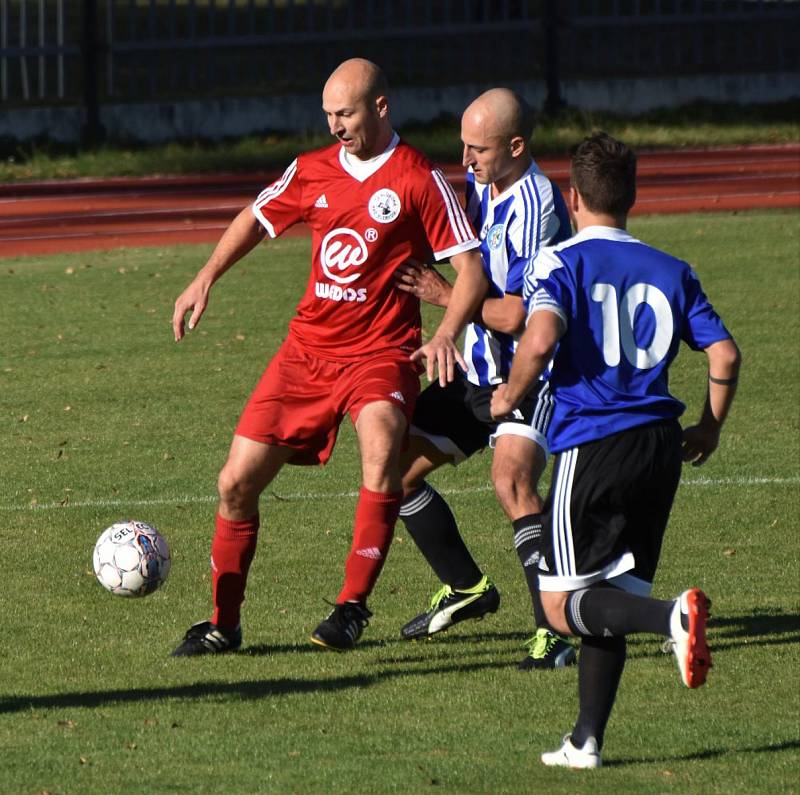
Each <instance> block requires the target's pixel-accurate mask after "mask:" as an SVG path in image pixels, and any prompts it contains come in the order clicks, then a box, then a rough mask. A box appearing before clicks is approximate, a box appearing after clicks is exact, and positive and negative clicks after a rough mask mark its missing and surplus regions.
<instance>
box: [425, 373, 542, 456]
mask: <svg viewBox="0 0 800 795" xmlns="http://www.w3.org/2000/svg"><path fill="white" fill-rule="evenodd" d="M495 389H496V387H494V386H476V385H475V384H473V383H471V382H470V381H468V380H467V379H466V378H464V377H463V376H458V377H456V378H455V380H453V381H451V382H450V383H449V384H447V386H444V387H442V386H439V383H438V381H437V382H434V383H433V384H431V385H430V386H429V387H427V388H426V389H425V390H424V391H423V392H422V394H420V396H419V397H418V398H417V404H416V406H415V407H414V416H413V417H412V419H411V428H410V433H411V435H413V436H423V437H425V438H426V439H428V440H429V441H430V442H431V443H432V444H433V445H435V446H436V447H437V448H438V449H439V450H441V451H442V452H443V453H445V454H446V455H450V456H452V457H453V463H454V464H459V463H460V462H461V461H463V460H464V459H466V458H469V457H470V456H471V455H472V454H473V453H477V452H478V450H483V448H484V447H488V446H489V444H490V443H491V440H492V437H494V436H501V435H503V434H506V433H513V434H516V435H519V436H525V437H527V438H529V439H531V440H532V441H534V442H535V443H536V444H538V445H539V446H540V447H541V448H542V449H543V450H544V452H545V454H546V453H547V428H548V426H549V425H550V417H551V416H552V413H553V399H552V397H551V396H550V386H549V384H548V383H547V382H544V381H539V382H537V384H536V386H535V387H534V389H532V390H531V392H530V393H528V395H527V396H526V397H525V399H524V400H523V401H522V403H521V405H520V406H519V408H518V409H517V410H516V411H515V412H514V415H513V416H512V417H508V418H507V419H504V420H503V421H502V422H500V423H497V422H495V421H494V420H493V419H492V415H491V412H490V411H489V407H490V404H491V401H492V393H493V392H494V390H495Z"/></svg>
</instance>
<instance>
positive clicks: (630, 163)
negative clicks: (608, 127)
mask: <svg viewBox="0 0 800 795" xmlns="http://www.w3.org/2000/svg"><path fill="white" fill-rule="evenodd" d="M571 155H572V167H571V169H570V179H571V181H572V186H573V187H574V188H575V189H576V190H577V191H578V193H580V195H581V198H582V199H583V203H584V204H585V205H586V208H587V209H588V210H591V211H592V212H595V213H607V214H608V215H613V216H616V217H618V216H622V215H627V214H628V211H629V210H630V209H631V207H633V203H634V202H635V201H636V155H635V154H634V152H633V150H632V149H630V148H629V147H627V146H626V145H625V144H624V143H622V141H618V140H616V138H612V137H611V136H610V135H609V134H608V133H604V132H596V133H592V134H591V135H588V136H586V138H584V139H583V140H582V141H581V142H580V143H579V144H578V145H577V146H575V147H573V149H572V152H571Z"/></svg>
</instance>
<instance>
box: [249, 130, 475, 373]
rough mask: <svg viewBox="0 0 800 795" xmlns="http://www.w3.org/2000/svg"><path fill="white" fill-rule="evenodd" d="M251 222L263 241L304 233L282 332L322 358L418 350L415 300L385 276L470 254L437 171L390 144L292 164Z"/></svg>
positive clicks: (327, 152) (462, 218)
mask: <svg viewBox="0 0 800 795" xmlns="http://www.w3.org/2000/svg"><path fill="white" fill-rule="evenodd" d="M253 213H254V214H255V216H256V218H257V219H258V220H259V221H260V222H261V224H262V225H263V226H264V228H265V229H266V230H267V232H268V233H269V235H270V237H277V236H278V235H280V234H281V233H282V232H283V231H284V230H285V229H287V228H288V227H290V226H292V224H295V223H297V222H298V221H304V222H305V223H307V224H308V225H309V226H310V227H311V230H312V233H313V237H312V265H311V275H310V278H309V281H308V287H307V288H306V292H305V295H304V296H303V298H302V300H301V301H300V303H299V304H298V307H297V314H296V316H295V317H294V318H293V319H292V321H291V323H290V324H289V327H290V330H291V332H292V334H293V335H294V336H295V338H296V339H298V340H299V341H300V343H301V344H302V345H303V346H304V347H305V348H307V349H308V350H309V351H310V352H312V353H314V354H315V355H317V356H319V357H321V358H324V359H332V360H340V359H354V358H358V357H362V356H367V355H371V354H374V353H376V352H379V351H386V350H391V349H394V350H402V351H404V352H410V351H412V350H414V349H416V348H417V347H419V345H420V344H421V333H420V328H421V320H420V312H419V299H418V298H416V297H415V296H413V295H411V294H410V293H406V292H403V291H402V290H399V289H397V287H395V285H394V280H393V273H394V271H395V270H396V269H397V267H398V266H399V265H401V264H402V263H403V262H404V261H405V260H407V259H415V260H418V261H420V262H429V261H430V259H431V256H433V257H435V258H436V259H437V260H440V259H444V258H446V257H449V256H451V255H453V254H457V253H459V252H462V251H467V250H468V249H471V248H475V247H476V246H478V245H479V241H478V240H477V239H476V237H475V234H474V232H473V230H472V227H471V226H470V223H469V221H468V220H467V217H466V215H465V214H464V212H463V210H462V209H461V205H460V204H459V203H458V200H457V198H456V195H455V193H454V192H453V189H452V188H451V187H450V185H449V183H448V182H447V181H446V180H445V178H444V176H443V174H442V173H441V171H439V170H438V169H436V168H435V167H434V166H433V165H432V163H431V162H430V161H429V160H428V159H427V158H426V157H425V156H424V155H423V154H422V153H421V152H418V151H417V150H416V149H414V148H413V147H411V146H409V145H408V144H406V143H404V142H402V141H400V139H399V138H398V137H397V136H396V135H395V136H394V138H393V140H392V143H391V144H390V145H389V147H388V148H387V150H386V151H385V152H384V153H383V154H382V155H379V156H378V157H376V158H374V159H372V160H370V161H367V162H363V161H357V160H356V159H354V158H353V157H352V156H348V155H347V154H346V153H345V150H344V149H343V148H342V147H341V146H340V145H339V144H334V145H333V146H329V147H326V148H325V149H319V150H317V151H314V152H308V153H306V154H303V155H300V156H299V157H298V158H297V159H296V160H295V161H294V162H293V163H292V164H291V165H290V166H289V168H287V169H286V171H285V172H284V174H283V176H282V177H281V178H280V179H279V180H278V181H277V182H274V183H273V184H272V185H270V186H269V187H268V188H266V189H265V190H263V191H262V192H261V194H260V195H259V196H258V198H257V199H256V201H255V202H254V203H253Z"/></svg>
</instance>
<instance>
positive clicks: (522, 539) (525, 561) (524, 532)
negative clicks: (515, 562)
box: [511, 513, 545, 627]
mask: <svg viewBox="0 0 800 795" xmlns="http://www.w3.org/2000/svg"><path fill="white" fill-rule="evenodd" d="M511 526H512V527H513V528H514V546H515V547H516V550H517V555H519V562H520V563H521V564H522V571H523V572H525V581H526V582H527V583H528V592H529V593H530V595H531V603H532V604H533V617H534V619H535V621H536V626H537V627H543V626H545V617H544V610H543V608H542V600H541V598H540V596H539V550H540V547H541V540H542V515H541V514H540V513H531V514H528V515H527V516H521V517H520V518H519V519H515V520H514V521H513V522H512V523H511Z"/></svg>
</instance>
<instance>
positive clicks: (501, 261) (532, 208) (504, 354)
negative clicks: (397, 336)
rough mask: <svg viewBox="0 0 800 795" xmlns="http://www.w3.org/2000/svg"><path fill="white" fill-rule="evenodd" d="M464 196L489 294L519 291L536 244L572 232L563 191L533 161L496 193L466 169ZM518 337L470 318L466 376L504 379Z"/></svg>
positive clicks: (476, 380)
mask: <svg viewBox="0 0 800 795" xmlns="http://www.w3.org/2000/svg"><path fill="white" fill-rule="evenodd" d="M466 199H467V215H468V216H469V219H470V221H472V225H473V226H474V228H475V229H476V230H477V231H478V237H479V238H480V240H481V247H480V251H481V256H482V258H483V267H484V271H485V273H486V276H487V277H488V279H489V292H488V295H489V296H490V297H494V298H502V297H503V295H504V294H506V293H511V294H513V295H522V284H523V274H524V271H525V267H526V265H527V263H528V262H529V261H530V260H531V259H532V258H533V257H534V256H535V255H536V252H537V251H538V250H539V248H540V247H541V246H544V245H547V244H548V243H553V244H555V243H558V242H560V241H562V240H566V239H567V238H568V237H569V236H570V234H571V229H570V223H569V215H568V213H567V208H566V205H565V204H564V199H563V197H562V196H561V191H560V190H559V189H558V187H557V186H556V185H555V184H554V183H553V182H551V181H550V180H549V179H548V178H547V177H546V176H545V175H544V174H543V173H542V172H541V171H540V170H539V167H538V166H537V165H536V163H531V166H530V168H529V169H528V170H527V171H526V172H525V174H523V176H522V177H520V178H519V179H518V180H517V181H516V182H515V183H514V184H513V185H512V186H511V187H510V188H508V189H507V190H505V191H504V192H503V193H501V194H500V195H499V196H496V197H495V198H492V191H491V185H481V184H480V183H478V182H476V181H475V178H474V176H473V174H472V171H471V170H470V171H468V172H467V187H466ZM517 339H518V337H515V336H513V335H511V334H503V333H501V332H499V331H491V330H490V329H488V328H486V327H485V326H483V325H481V324H479V323H470V324H469V325H468V326H467V329H466V331H465V333H464V360H465V361H466V362H467V365H468V369H467V373H466V377H467V379H468V380H469V381H471V382H472V383H473V384H476V385H478V386H490V385H493V384H499V383H502V382H503V381H506V380H508V373H509V370H510V369H511V359H512V357H513V356H514V351H515V350H516V347H517Z"/></svg>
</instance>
